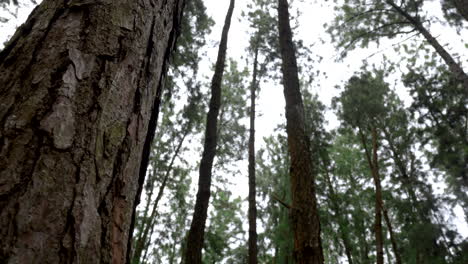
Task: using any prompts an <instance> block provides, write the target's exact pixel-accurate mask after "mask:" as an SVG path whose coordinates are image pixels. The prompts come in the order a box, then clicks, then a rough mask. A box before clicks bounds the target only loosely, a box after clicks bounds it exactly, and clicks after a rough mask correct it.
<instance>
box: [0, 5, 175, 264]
mask: <svg viewBox="0 0 468 264" xmlns="http://www.w3.org/2000/svg"><path fill="white" fill-rule="evenodd" d="M182 7H183V0H167V1H149V0H139V1H124V0H115V1H107V0H101V1H85V0H83V1H80V0H75V1H73V0H71V1H53V0H44V1H43V2H42V4H41V5H40V6H38V7H37V8H36V9H35V10H34V11H33V13H32V14H31V15H30V17H29V18H28V20H27V22H26V23H25V24H24V25H23V26H22V27H21V28H19V29H18V31H17V32H16V34H15V35H14V36H13V38H12V40H11V41H10V42H9V43H8V44H7V46H6V47H5V49H4V50H3V51H2V52H1V53H0V262H1V263H124V262H125V261H126V258H128V256H127V255H128V251H129V242H128V241H129V239H130V236H131V231H132V228H131V226H132V216H133V211H134V207H135V206H136V204H137V197H138V193H139V191H138V190H139V189H140V186H139V184H141V183H142V178H144V174H145V172H146V164H147V156H148V153H149V145H150V144H149V143H150V142H151V140H152V135H153V132H152V131H154V129H155V124H156V120H157V113H158V107H159V101H160V95H161V90H162V83H163V77H164V73H165V69H166V62H167V59H168V57H169V54H170V52H171V50H172V48H173V45H174V42H175V39H176V35H177V28H178V24H179V19H180V16H181V11H182ZM142 160H143V162H142Z"/></svg>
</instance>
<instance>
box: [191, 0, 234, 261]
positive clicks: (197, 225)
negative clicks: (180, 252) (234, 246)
mask: <svg viewBox="0 0 468 264" xmlns="http://www.w3.org/2000/svg"><path fill="white" fill-rule="evenodd" d="M234 2H235V1H234V0H231V1H230V4H229V9H228V12H227V15H226V20H225V21H224V27H223V32H222V35H221V42H220V44H219V50H218V58H217V60H216V66H215V72H214V75H213V79H212V81H211V99H210V107H209V110H208V116H207V118H206V131H205V144H204V149H203V155H202V159H201V162H200V170H199V173H200V176H199V179H198V192H197V198H196V201H195V211H194V213H193V218H192V224H191V225H190V230H189V233H188V237H187V245H186V251H185V258H184V261H185V263H187V264H201V263H202V248H203V241H204V235H205V223H206V218H207V213H208V202H209V200H210V187H211V174H212V171H211V170H212V167H213V160H214V157H215V154H216V144H217V137H218V135H217V124H218V114H219V108H220V105H221V84H222V80H223V73H224V64H225V61H226V49H227V41H228V33H229V27H230V26H231V17H232V13H233V10H234Z"/></svg>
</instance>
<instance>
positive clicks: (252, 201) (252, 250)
mask: <svg viewBox="0 0 468 264" xmlns="http://www.w3.org/2000/svg"><path fill="white" fill-rule="evenodd" d="M254 56H255V57H254V64H253V76H252V84H251V85H250V135H249V264H257V262H258V260H257V253H258V249H257V203H256V195H257V193H256V190H255V188H256V183H255V180H256V175H255V99H256V92H257V68H258V47H255V55H254Z"/></svg>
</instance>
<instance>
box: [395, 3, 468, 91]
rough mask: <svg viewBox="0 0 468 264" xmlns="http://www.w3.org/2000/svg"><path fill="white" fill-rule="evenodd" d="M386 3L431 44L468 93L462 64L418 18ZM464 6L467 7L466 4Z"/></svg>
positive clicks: (467, 83) (466, 78)
mask: <svg viewBox="0 0 468 264" xmlns="http://www.w3.org/2000/svg"><path fill="white" fill-rule="evenodd" d="M460 1H466V0H460ZM386 2H387V3H388V4H389V5H390V6H391V7H392V8H393V9H394V10H395V11H396V12H398V13H399V14H400V15H401V16H402V17H404V18H405V19H406V20H407V21H408V22H409V23H411V24H412V25H413V26H414V28H416V29H417V30H418V31H419V33H421V34H422V35H423V36H424V38H425V39H426V40H427V42H429V44H430V45H431V46H432V47H433V48H434V49H435V50H436V52H437V53H438V54H439V56H440V57H441V58H442V59H443V60H444V61H445V63H446V64H447V66H448V67H449V69H450V71H451V72H452V74H453V76H454V77H455V78H456V79H457V80H459V81H460V82H461V83H462V84H463V87H464V90H465V92H467V93H468V75H467V74H466V73H465V72H464V71H463V68H462V66H461V64H460V63H458V62H456V61H455V59H454V58H453V57H452V55H450V53H448V51H447V50H446V49H445V48H444V47H443V46H442V45H441V44H440V43H439V41H437V39H436V38H434V37H433V36H432V34H431V33H430V32H429V31H428V30H427V29H426V28H425V27H424V26H423V24H422V23H421V21H420V20H419V19H418V18H416V17H413V16H411V15H410V14H408V13H407V12H406V11H405V10H403V9H402V8H401V7H400V6H398V5H397V4H396V3H395V2H394V1H393V0H386ZM464 6H466V4H465V5H464Z"/></svg>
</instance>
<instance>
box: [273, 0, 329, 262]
mask: <svg viewBox="0 0 468 264" xmlns="http://www.w3.org/2000/svg"><path fill="white" fill-rule="evenodd" d="M278 22H279V23H278V27H279V41H280V50H281V57H282V71H283V86H284V97H285V100H286V121H287V123H286V131H287V134H288V150H289V154H290V156H291V167H290V181H291V194H292V206H291V207H292V208H291V209H290V215H291V224H292V229H293V231H294V259H295V260H296V263H298V264H303V263H323V252H322V245H321V240H320V222H319V216H318V209H317V200H316V197H315V186H314V184H315V175H314V168H313V163H312V157H311V150H310V139H309V138H308V136H307V135H306V133H305V131H306V129H305V127H306V126H305V119H304V106H303V102H302V97H301V92H300V89H299V77H298V70H297V62H296V54H295V50H294V44H293V41H292V32H291V26H290V24H289V11H288V2H287V0H278Z"/></svg>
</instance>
